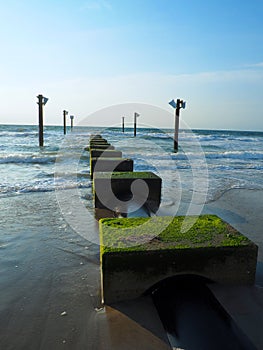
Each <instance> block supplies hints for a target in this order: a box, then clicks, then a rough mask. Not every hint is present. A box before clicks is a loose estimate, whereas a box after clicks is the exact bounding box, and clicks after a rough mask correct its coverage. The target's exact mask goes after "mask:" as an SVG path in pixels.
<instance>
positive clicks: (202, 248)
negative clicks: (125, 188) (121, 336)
mask: <svg viewBox="0 0 263 350" xmlns="http://www.w3.org/2000/svg"><path fill="white" fill-rule="evenodd" d="M213 217H215V216H213ZM200 218H201V219H200V220H202V216H201V217H200ZM165 219H167V220H168V221H169V220H171V218H163V217H155V218H151V219H149V220H153V222H152V223H151V222H150V224H149V225H150V226H149V227H148V230H149V231H154V227H158V225H159V224H160V223H161V224H163V223H164V221H162V220H165ZM116 220H117V221H118V222H117V221H116ZM122 220H124V221H122ZM129 220H133V222H132V225H131V226H129ZM136 220H137V218H136V219H104V220H100V240H101V248H100V252H101V254H100V255H101V281H102V295H103V301H104V303H106V304H110V303H113V302H116V301H118V300H126V299H133V298H136V297H138V296H140V295H142V294H143V293H144V292H145V291H146V290H148V289H149V288H151V287H153V286H154V285H155V284H156V283H158V282H160V281H161V280H163V279H166V278H169V277H172V276H175V275H179V274H194V275H200V276H203V277H206V278H208V279H211V280H213V281H216V282H218V283H222V284H228V285H252V284H254V281H255V271H256V263H257V250H258V248H257V246H256V245H255V244H254V243H253V242H252V241H250V240H249V239H247V238H246V237H244V236H243V235H241V234H240V233H239V232H238V231H236V230H235V229H234V228H233V227H231V226H230V225H228V224H226V230H225V231H224V232H222V230H221V229H220V230H221V231H218V232H217V228H216V225H213V222H210V224H209V225H210V226H209V230H210V229H211V237H210V236H209V235H208V236H207V237H208V239H205V240H203V237H202V231H200V232H199V231H198V230H199V229H200V225H199V226H196V227H195V226H194V227H193V232H195V230H196V231H197V235H193V237H194V238H193V239H194V242H198V241H200V242H202V243H194V244H193V243H191V244H190V245H187V244H186V245H185V247H184V246H182V241H181V238H182V237H181V236H180V234H179V236H177V237H181V238H180V239H179V238H178V239H179V243H178V242H177V241H173V239H175V238H171V237H173V235H171V237H170V240H169V237H168V236H166V233H165V232H168V233H169V235H170V234H171V231H169V229H168V228H164V231H163V232H162V233H161V234H160V235H158V236H157V237H156V238H153V239H150V240H149V241H148V242H146V243H145V244H141V245H139V246H130V242H129V239H130V237H131V238H132V239H133V240H134V236H135V234H133V233H132V231H133V225H134V224H135V222H136ZM138 220H141V221H140V222H141V223H142V222H143V220H142V218H138ZM122 222H123V223H124V224H123V225H124V228H122ZM127 225H128V228H127ZM143 226H145V225H143ZM151 226H152V228H151ZM168 226H169V224H168ZM118 227H119V228H118ZM125 227H126V230H125ZM170 229H171V227H170ZM145 230H146V231H147V226H146V227H142V229H141V233H140V225H139V229H138V226H136V235H139V236H138V237H137V238H138V239H139V238H140V234H141V235H142V236H143V237H145V233H144V231H145ZM215 232H217V233H215ZM149 234H150V232H149ZM181 235H182V234H181ZM206 235H207V232H206ZM165 237H166V238H165ZM209 237H210V238H209ZM125 240H126V242H125ZM202 240H203V241H202ZM123 242H125V244H126V246H125V244H124V246H123V248H122V247H121V245H123ZM191 245H192V247H191ZM116 247H118V248H116Z"/></svg>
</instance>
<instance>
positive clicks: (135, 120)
mask: <svg viewBox="0 0 263 350" xmlns="http://www.w3.org/2000/svg"><path fill="white" fill-rule="evenodd" d="M139 115H140V114H138V113H136V112H135V113H134V137H136V132H137V124H136V122H137V118H138V117H139Z"/></svg>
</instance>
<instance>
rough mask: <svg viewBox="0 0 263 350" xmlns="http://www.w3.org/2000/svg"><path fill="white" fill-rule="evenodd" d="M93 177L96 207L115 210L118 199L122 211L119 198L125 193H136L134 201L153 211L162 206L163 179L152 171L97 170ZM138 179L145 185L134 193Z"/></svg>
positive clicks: (127, 194)
mask: <svg viewBox="0 0 263 350" xmlns="http://www.w3.org/2000/svg"><path fill="white" fill-rule="evenodd" d="M93 178H94V179H93V186H94V204H95V208H101V209H111V210H114V205H113V203H114V199H116V203H117V204H116V207H117V208H118V210H119V211H120V212H122V211H121V208H120V206H119V205H118V199H120V201H121V199H122V198H123V196H124V195H126V196H129V195H130V196H131V197H132V195H134V197H135V198H134V201H137V202H138V203H142V205H141V206H140V207H142V206H145V207H146V208H147V209H148V210H150V211H152V212H153V213H155V212H156V211H157V210H158V208H159V206H160V201H161V187H162V179H161V178H160V177H159V176H157V175H155V174H154V173H152V172H114V173H109V172H95V173H94V174H93ZM136 180H140V181H141V184H142V185H143V187H139V189H137V190H135V192H134V193H132V189H131V187H132V186H133V183H134V184H135V183H136ZM123 205H124V206H125V203H123Z"/></svg>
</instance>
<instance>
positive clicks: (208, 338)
mask: <svg viewBox="0 0 263 350" xmlns="http://www.w3.org/2000/svg"><path fill="white" fill-rule="evenodd" d="M152 298H153V301H154V304H155V306H156V308H157V310H158V313H159V316H160V319H161V321H162V323H163V325H164V328H165V330H166V332H167V335H168V338H169V341H170V343H171V346H172V347H175V348H177V347H178V348H182V349H187V350H200V349H202V350H212V349H213V350H217V349H218V350H222V349H224V350H228V349H229V350H252V349H253V350H256V348H255V347H254V345H253V344H251V342H250V340H249V339H248V338H247V336H246V335H245V334H244V333H243V332H242V331H241V329H239V328H238V326H237V325H236V324H235V322H234V321H233V319H232V318H231V317H230V315H229V314H228V313H227V312H226V311H225V309H224V308H223V307H222V305H221V304H220V303H219V302H218V300H217V299H216V298H215V297H214V295H213V293H212V292H211V291H210V289H209V288H208V287H207V285H206V282H205V281H204V279H202V278H201V277H198V276H191V275H188V276H178V277H175V278H172V279H168V280H165V281H163V283H162V284H161V285H159V286H156V287H155V289H154V290H153V291H152Z"/></svg>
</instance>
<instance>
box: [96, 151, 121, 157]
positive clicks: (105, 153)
mask: <svg viewBox="0 0 263 350" xmlns="http://www.w3.org/2000/svg"><path fill="white" fill-rule="evenodd" d="M100 156H102V158H121V157H122V152H121V151H116V150H103V149H91V150H90V158H99V157H100Z"/></svg>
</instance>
